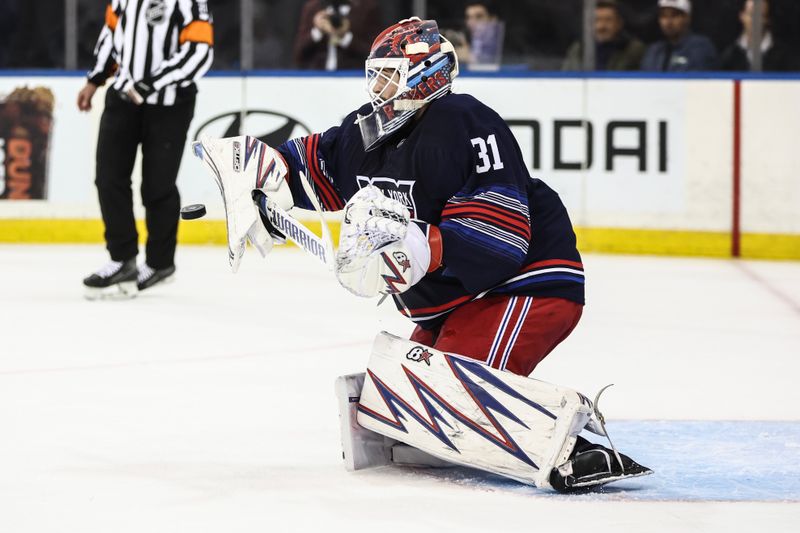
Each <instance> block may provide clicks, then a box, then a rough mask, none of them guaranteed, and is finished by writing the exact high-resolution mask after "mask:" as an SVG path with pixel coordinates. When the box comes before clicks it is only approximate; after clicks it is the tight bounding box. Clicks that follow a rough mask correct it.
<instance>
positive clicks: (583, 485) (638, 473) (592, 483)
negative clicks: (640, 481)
mask: <svg viewBox="0 0 800 533" xmlns="http://www.w3.org/2000/svg"><path fill="white" fill-rule="evenodd" d="M652 473H653V471H652V470H650V469H649V468H644V467H642V469H641V470H638V469H637V470H634V471H631V472H628V473H625V474H620V475H617V476H610V477H602V478H598V479H594V480H588V481H582V482H580V483H575V484H574V485H570V488H571V489H587V488H591V487H599V486H601V485H607V484H608V483H614V482H615V481H622V480H623V479H631V478H635V477H642V476H649V475H650V474H652Z"/></svg>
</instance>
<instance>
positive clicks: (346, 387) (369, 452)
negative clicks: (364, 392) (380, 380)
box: [336, 372, 453, 472]
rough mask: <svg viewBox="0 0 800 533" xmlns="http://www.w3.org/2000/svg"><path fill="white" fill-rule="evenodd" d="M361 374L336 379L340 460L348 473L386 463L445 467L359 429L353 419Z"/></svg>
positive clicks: (362, 378)
mask: <svg viewBox="0 0 800 533" xmlns="http://www.w3.org/2000/svg"><path fill="white" fill-rule="evenodd" d="M364 376H365V373H364V372H361V373H360V374H349V375H347V376H339V377H338V378H336V399H337V400H338V402H339V424H340V429H341V435H342V459H343V460H344V466H345V468H346V469H347V470H348V471H350V472H353V471H356V470H363V469H365V468H373V467H376V466H386V465H389V464H394V465H406V466H430V467H449V466H453V463H449V462H447V461H443V460H441V459H438V458H436V457H433V456H432V455H430V454H427V453H425V452H423V451H422V450H418V449H417V448H414V447H412V446H409V445H407V444H403V443H402V442H398V441H396V440H395V439H392V438H389V437H386V436H384V435H381V434H380V433H375V432H374V431H370V430H368V429H366V428H363V427H361V426H360V425H359V424H358V421H357V420H356V416H357V413H358V409H357V408H358V401H359V399H360V396H361V389H362V388H363V386H364Z"/></svg>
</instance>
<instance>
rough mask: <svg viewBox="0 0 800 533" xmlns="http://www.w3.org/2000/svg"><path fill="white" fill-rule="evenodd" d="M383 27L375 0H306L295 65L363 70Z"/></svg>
mask: <svg viewBox="0 0 800 533" xmlns="http://www.w3.org/2000/svg"><path fill="white" fill-rule="evenodd" d="M382 26H383V24H382V22H381V18H380V12H379V9H378V4H377V2H376V1H375V0H307V1H306V3H305V4H304V5H303V11H302V13H301V15H300V25H299V27H298V30H297V37H296V39H295V43H294V62H295V65H297V67H298V68H302V69H314V70H351V69H359V70H361V69H363V68H364V58H365V57H367V55H369V50H370V46H371V45H372V40H373V39H374V38H375V36H376V34H377V31H378V30H379V29H380V28H381V27H382Z"/></svg>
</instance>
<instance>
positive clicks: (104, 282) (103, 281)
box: [83, 258, 138, 300]
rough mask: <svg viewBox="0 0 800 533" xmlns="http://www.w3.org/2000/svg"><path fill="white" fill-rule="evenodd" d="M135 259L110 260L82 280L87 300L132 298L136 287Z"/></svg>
mask: <svg viewBox="0 0 800 533" xmlns="http://www.w3.org/2000/svg"><path fill="white" fill-rule="evenodd" d="M136 275H137V268H136V259H135V258H134V259H128V260H127V261H111V262H109V263H108V264H107V265H105V266H104V267H103V268H101V269H100V270H98V271H97V272H95V273H94V274H92V275H91V276H89V277H87V278H85V279H84V280H83V285H84V289H85V290H84V296H85V297H86V298H87V299H88V300H100V299H125V298H133V297H134V296H136V293H137V291H138V289H137V287H136Z"/></svg>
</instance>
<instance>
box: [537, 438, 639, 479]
mask: <svg viewBox="0 0 800 533" xmlns="http://www.w3.org/2000/svg"><path fill="white" fill-rule="evenodd" d="M620 460H621V461H622V465H620V464H619V461H620ZM652 473H653V471H652V470H650V469H649V468H647V467H646V466H642V465H640V464H638V463H637V462H635V461H634V460H633V459H631V458H630V457H628V456H627V455H623V454H621V453H620V454H619V459H618V458H617V454H615V453H614V451H613V450H609V449H608V448H606V447H604V446H601V445H599V444H592V443H591V442H589V441H588V440H586V439H584V438H582V437H578V442H577V443H576V444H575V449H574V450H572V454H571V455H570V458H569V460H568V461H567V462H566V463H564V464H563V465H561V466H559V467H556V468H554V469H553V471H552V472H551V473H550V485H552V486H553V488H554V489H555V490H557V491H558V492H576V491H579V490H585V489H588V488H591V487H596V486H599V485H605V484H606V483H611V482H612V481H619V480H621V479H627V478H631V477H638V476H646V475H648V474H652Z"/></svg>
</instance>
